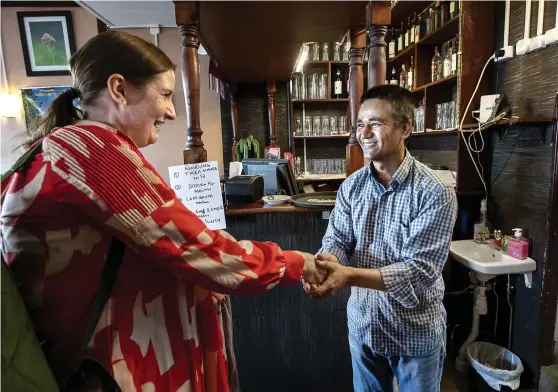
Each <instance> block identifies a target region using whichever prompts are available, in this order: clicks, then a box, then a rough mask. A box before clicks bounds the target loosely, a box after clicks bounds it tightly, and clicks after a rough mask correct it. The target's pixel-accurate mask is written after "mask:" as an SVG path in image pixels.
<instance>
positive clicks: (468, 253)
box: [450, 240, 537, 275]
mask: <svg viewBox="0 0 558 392" xmlns="http://www.w3.org/2000/svg"><path fill="white" fill-rule="evenodd" d="M450 254H451V255H452V257H453V258H454V259H455V260H457V261H459V262H460V263H461V264H463V265H464V266H465V267H467V268H469V269H471V270H473V271H475V272H479V273H481V274H485V275H508V274H526V273H529V272H532V271H534V270H535V269H536V266H537V265H536V263H535V260H533V259H531V258H527V259H525V260H518V259H516V258H513V257H511V256H508V255H507V254H506V253H504V252H501V251H499V250H497V249H496V248H495V246H494V245H493V244H490V243H489V244H477V243H476V242H474V241H473V240H464V241H452V242H451V246H450Z"/></svg>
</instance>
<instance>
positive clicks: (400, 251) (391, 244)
mask: <svg viewBox="0 0 558 392" xmlns="http://www.w3.org/2000/svg"><path fill="white" fill-rule="evenodd" d="M409 235H410V228H409V226H408V225H405V224H402V223H392V224H390V225H389V229H388V230H386V231H385V232H384V248H385V250H386V258H387V260H386V264H387V265H389V264H393V263H396V262H399V261H402V258H403V255H404V247H405V244H406V242H407V240H408V238H409Z"/></svg>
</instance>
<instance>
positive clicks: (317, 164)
mask: <svg viewBox="0 0 558 392" xmlns="http://www.w3.org/2000/svg"><path fill="white" fill-rule="evenodd" d="M306 169H307V170H308V172H309V173H311V174H343V173H345V159H343V158H336V159H307V160H306Z"/></svg>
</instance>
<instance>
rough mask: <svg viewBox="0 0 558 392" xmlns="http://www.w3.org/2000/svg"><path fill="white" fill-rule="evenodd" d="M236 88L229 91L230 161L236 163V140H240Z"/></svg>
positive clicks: (233, 87)
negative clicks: (231, 135)
mask: <svg viewBox="0 0 558 392" xmlns="http://www.w3.org/2000/svg"><path fill="white" fill-rule="evenodd" d="M236 91H237V90H236V86H231V90H230V93H229V95H230V98H231V121H232V130H233V144H232V160H233V161H238V157H237V156H236V145H237V144H238V140H239V138H240V136H239V134H238V132H239V130H238V107H237V105H236Z"/></svg>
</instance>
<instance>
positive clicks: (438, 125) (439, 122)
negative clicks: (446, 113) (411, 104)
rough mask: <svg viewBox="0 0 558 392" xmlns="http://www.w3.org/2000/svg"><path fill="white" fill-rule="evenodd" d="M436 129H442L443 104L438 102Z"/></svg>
mask: <svg viewBox="0 0 558 392" xmlns="http://www.w3.org/2000/svg"><path fill="white" fill-rule="evenodd" d="M436 129H437V130H441V129H442V105H441V104H439V103H438V104H436Z"/></svg>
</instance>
